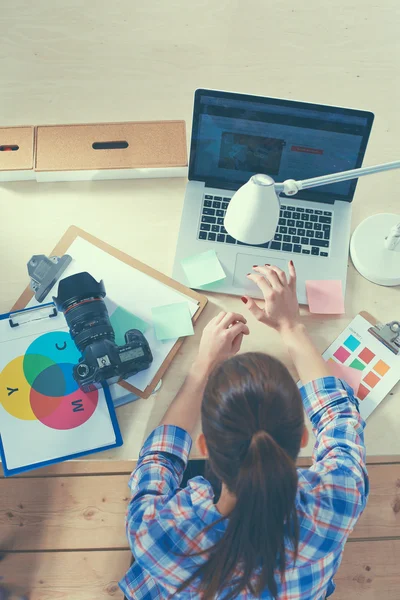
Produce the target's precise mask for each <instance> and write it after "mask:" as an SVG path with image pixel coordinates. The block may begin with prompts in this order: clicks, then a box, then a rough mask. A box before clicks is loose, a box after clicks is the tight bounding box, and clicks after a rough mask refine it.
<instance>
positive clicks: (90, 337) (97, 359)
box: [53, 272, 153, 392]
mask: <svg viewBox="0 0 400 600" xmlns="http://www.w3.org/2000/svg"><path fill="white" fill-rule="evenodd" d="M105 295H106V290H105V287H104V283H103V281H100V282H97V281H96V280H95V279H94V278H93V277H92V276H91V275H90V274H89V273H86V272H84V273H77V274H76V275H71V276H70V277H65V278H64V279H62V280H61V281H60V283H59V285H58V296H57V298H54V297H53V300H54V302H55V304H56V306H57V308H58V310H60V311H61V312H63V313H64V316H65V319H66V321H67V324H68V327H69V330H70V334H71V337H72V339H73V340H74V342H75V345H76V346H77V348H78V350H79V351H80V353H81V355H82V357H81V358H80V360H79V363H78V364H77V365H75V366H74V368H73V376H74V379H75V381H76V382H77V383H78V385H79V387H80V388H81V389H82V390H83V391H84V392H90V391H92V390H94V389H96V388H99V387H101V385H102V383H103V382H107V383H108V384H111V383H115V382H116V381H119V380H120V379H127V378H128V377H131V376H132V375H136V373H138V372H139V371H143V370H144V369H148V368H149V366H150V365H151V363H152V361H153V355H152V353H151V350H150V346H149V344H148V342H147V340H146V338H145V337H144V335H143V334H142V333H141V331H139V330H138V329H130V330H129V331H127V332H126V333H125V344H124V345H123V346H118V345H117V344H116V343H115V334H114V330H113V328H112V325H111V323H110V318H109V315H108V311H107V307H106V305H105V302H104V297H105Z"/></svg>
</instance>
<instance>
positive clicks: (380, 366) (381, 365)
mask: <svg viewBox="0 0 400 600" xmlns="http://www.w3.org/2000/svg"><path fill="white" fill-rule="evenodd" d="M389 370H390V367H389V366H388V365H387V364H386V363H385V362H383V360H379V361H378V362H377V363H376V365H375V366H374V371H376V372H377V373H379V375H382V377H383V376H384V375H386V373H387V372H388V371H389Z"/></svg>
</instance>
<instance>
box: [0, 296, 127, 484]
mask: <svg viewBox="0 0 400 600" xmlns="http://www.w3.org/2000/svg"><path fill="white" fill-rule="evenodd" d="M5 320H8V326H9V331H10V332H13V336H15V338H16V339H18V338H19V339H21V340H23V339H24V338H25V339H27V338H29V337H35V336H39V337H41V336H42V337H43V333H45V334H50V335H59V334H60V333H61V334H63V331H60V321H61V325H62V326H63V328H64V329H65V328H66V327H65V321H64V319H63V318H62V319H60V315H59V314H58V312H57V309H56V308H55V305H54V303H52V302H50V303H47V304H43V305H39V306H36V307H31V308H25V309H22V310H17V311H12V312H10V313H6V314H2V315H0V325H2V322H4V321H5ZM50 321H51V322H50ZM27 326H29V329H30V331H29V334H28V335H26V334H25V335H24V333H23V332H26V329H25V328H26V327H27ZM65 335H68V336H69V334H67V332H64V336H65ZM3 341H4V339H3ZM71 342H72V340H71ZM5 343H11V340H9V341H7V342H5ZM12 343H14V341H12ZM3 358H4V356H3ZM42 358H48V359H49V363H52V362H53V361H52V360H50V358H49V357H42ZM19 359H22V356H21V357H17V358H14V359H13V360H12V361H11V363H9V364H12V363H15V362H16V361H18V360H19ZM45 364H47V363H42V365H43V367H45ZM21 365H22V363H21ZM7 366H9V365H7ZM7 366H6V369H7ZM65 366H67V365H65ZM1 373H2V368H1V365H0V375H1ZM53 375H54V374H53ZM53 375H52V376H51V377H53ZM9 377H10V381H9V382H7V383H8V385H11V384H13V385H14V386H15V387H13V388H11V387H7V388H5V389H6V392H7V391H8V396H12V397H13V398H14V393H15V394H19V393H21V394H22V395H23V397H24V391H25V390H24V389H23V388H22V389H21V390H20V389H19V388H20V383H22V378H23V368H22V366H21V372H19V371H18V369H17V368H16V367H13V368H12V370H11V371H10V372H9ZM25 377H26V374H25ZM28 383H30V385H31V386H32V389H33V383H32V382H28ZM23 385H26V384H23ZM102 391H103V392H104V399H103V400H101V402H103V404H102V405H101V406H102V407H103V411H104V408H105V406H106V411H105V412H103V414H104V415H107V422H108V423H111V425H110V426H108V430H109V432H108V435H109V436H110V437H111V438H112V435H113V437H114V441H112V442H111V443H110V441H111V440H110V439H108V440H107V441H106V440H104V439H103V440H102V443H103V444H104V445H101V444H100V445H96V446H95V447H92V448H88V447H87V446H86V448H87V449H86V448H85V449H77V451H76V452H75V451H71V450H72V448H71V450H70V449H69V448H68V450H69V451H67V452H65V450H64V451H62V450H60V455H59V456H58V455H57V454H58V451H56V455H55V456H54V457H52V458H46V459H45V460H42V459H43V458H44V456H43V453H41V454H39V455H38V456H37V457H36V459H34V460H33V457H32V448H28V449H27V451H26V453H27V457H25V456H24V459H23V460H24V462H23V463H22V464H21V463H19V466H12V467H11V466H10V464H12V463H13V460H12V459H11V456H12V455H13V450H10V448H9V447H8V446H7V452H8V455H7V453H6V450H5V443H4V440H3V437H5V431H3V435H0V458H1V462H2V465H3V472H4V476H5V477H9V476H11V475H17V474H19V473H24V472H26V471H31V470H33V469H37V468H40V467H45V466H48V465H52V464H55V463H60V462H64V461H66V460H71V459H76V458H80V457H83V456H88V455H90V454H94V453H96V452H102V451H104V450H110V449H112V448H116V447H119V446H122V444H123V440H122V436H121V432H120V429H119V424H118V420H117V416H116V413H115V407H114V403H113V400H112V397H111V392H110V389H109V387H108V385H107V384H104V385H103V388H102ZM37 395H38V398H39V400H40V399H41V398H42V397H43V396H41V392H37ZM70 397H71V396H70ZM100 397H101V396H100V395H99V396H98V398H100ZM18 400H19V401H21V398H19V397H18ZM52 400H55V398H52ZM66 400H67V397H66V398H64V399H63V398H62V397H61V396H60V397H59V401H60V403H62V402H65V401H66ZM31 402H33V400H32V396H31ZM99 402H100V400H99ZM104 402H105V406H104ZM70 404H71V410H72V412H73V413H76V414H77V415H78V414H80V413H81V412H82V411H83V410H84V409H83V408H82V407H85V400H83V399H82V400H73V401H71V403H70ZM2 405H3V406H2V408H4V409H5V411H6V412H5V413H4V414H5V415H6V417H7V418H8V419H12V418H13V417H17V419H16V420H17V421H18V420H19V419H20V423H21V427H25V424H26V423H30V422H34V426H35V427H36V424H37V423H38V422H39V421H41V423H42V425H45V428H44V429H45V430H46V431H52V433H54V432H56V431H57V430H64V429H66V430H67V429H73V427H78V426H80V425H81V426H85V424H86V425H87V422H90V419H91V418H94V417H93V415H94V414H95V412H96V411H94V412H93V411H91V413H89V416H88V417H87V418H86V419H83V418H82V419H79V422H76V423H71V427H65V426H63V427H59V426H58V425H59V423H60V422H61V420H62V417H63V415H59V416H58V417H57V424H56V423H55V420H54V415H52V417H51V418H52V423H50V422H49V421H46V417H48V416H49V415H48V414H47V415H45V414H44V413H41V415H40V417H39V416H38V415H37V414H35V413H34V412H33V414H32V416H28V415H26V414H25V413H26V411H28V410H29V409H28V408H27V407H26V406H23V407H22V408H20V409H19V410H20V411H21V414H19V415H17V414H15V412H14V411H13V410H10V407H9V406H4V398H3V400H2ZM31 406H32V411H33V406H34V405H33V404H32V405H31ZM35 406H36V408H38V407H39V401H36V400H35ZM60 406H61V404H60V405H59V406H58V408H60ZM95 406H96V407H97V399H96V404H95ZM14 410H15V409H14ZM22 412H23V413H24V416H22ZM32 417H34V418H32ZM2 418H3V419H4V418H5V417H2ZM14 422H15V420H14ZM97 424H98V422H96V424H95V425H94V429H93V427H92V431H94V430H97V428H96V425H97ZM72 425H73V426H72ZM97 426H98V425H97ZM21 431H22V430H21ZM23 431H24V432H25V435H22V438H23V439H27V440H28V444H29V442H31V440H32V439H34V440H35V439H36V442H38V439H39V438H38V436H37V433H32V436H31V435H29V434H27V433H26V429H23ZM110 433H111V434H112V435H110ZM60 434H61V435H63V433H62V431H61V433H60ZM35 436H36V437H35ZM42 436H43V432H42V431H41V432H40V439H41V438H42ZM13 437H14V438H15V437H16V436H13ZM51 439H52V441H53V444H51V445H50V446H49V447H51V448H57V440H56V439H55V440H54V438H51ZM98 441H99V440H97V443H98ZM9 442H10V440H8V443H9ZM17 445H18V447H21V446H22V445H23V444H21V441H20V440H19V439H17ZM69 446H71V444H69ZM34 449H35V452H37V445H36V446H34ZM65 449H66V448H65ZM35 452H34V454H35ZM14 453H15V449H14ZM46 453H47V452H46ZM7 456H8V457H7ZM39 456H40V458H39ZM14 458H15V457H14ZM29 460H33V462H29ZM14 462H15V461H14Z"/></svg>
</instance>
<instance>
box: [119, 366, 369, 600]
mask: <svg viewBox="0 0 400 600" xmlns="http://www.w3.org/2000/svg"><path fill="white" fill-rule="evenodd" d="M301 394H302V397H303V402H304V407H305V410H306V412H307V414H308V416H309V418H310V420H311V423H312V427H313V431H314V433H315V436H316V442H315V447H314V454H313V465H312V466H311V467H310V468H308V469H301V468H300V469H298V479H299V483H298V492H297V497H296V506H297V513H298V516H299V524H300V543H299V553H298V558H297V561H296V564H295V565H294V564H293V561H292V562H290V561H289V563H288V566H287V570H286V573H285V579H284V581H283V582H281V581H280V578H279V576H278V575H277V577H276V580H277V583H278V590H279V593H278V597H279V599H280V600H310V599H312V600H323V599H325V598H326V597H327V596H329V595H330V594H331V593H332V592H333V591H334V589H335V586H334V584H333V580H332V578H333V576H334V574H335V573H336V571H337V569H338V567H339V564H340V561H341V557H342V553H343V547H344V544H345V542H346V540H347V538H348V536H349V534H350V533H351V531H352V529H353V528H354V525H355V524H356V521H357V519H358V517H359V516H360V514H361V513H362V511H363V509H364V507H365V504H366V500H367V496H368V475H367V471H366V467H365V447H364V433H363V432H364V427H365V423H364V421H363V420H362V418H361V416H360V413H359V411H358V401H357V400H356V399H355V398H354V395H353V391H352V390H351V388H350V387H349V386H347V384H345V383H344V382H343V381H341V380H338V379H335V378H334V377H326V378H324V379H318V380H316V381H313V382H311V383H308V384H307V385H306V386H304V387H302V388H301ZM191 444H192V440H191V437H190V435H189V434H188V433H187V432H186V431H184V430H183V429H180V428H179V427H175V426H172V425H167V426H160V427H157V428H156V429H155V430H154V431H153V432H152V433H151V434H150V436H149V437H148V439H147V440H146V442H145V444H144V446H143V448H142V450H141V453H140V458H139V461H138V464H137V467H136V469H135V471H134V472H133V474H132V476H131V479H130V482H129V485H130V488H131V491H132V499H131V502H130V504H129V507H128V512H127V517H126V529H127V536H128V540H129V543H130V546H131V549H132V553H133V556H134V563H133V565H132V566H131V568H130V569H129V571H128V572H127V574H126V576H125V577H124V579H123V580H122V581H121V582H120V587H121V589H122V590H123V592H124V593H125V595H126V596H127V598H134V599H135V600H155V599H157V600H167V599H168V598H169V597H170V596H171V595H172V594H173V592H174V591H175V590H176V589H177V587H178V586H179V585H180V584H181V583H182V582H183V581H185V580H187V579H188V578H189V576H190V575H192V574H193V573H194V571H195V570H196V569H197V568H198V567H199V565H200V564H202V562H203V561H205V560H207V557H206V556H204V555H201V556H187V555H188V554H189V555H190V554H193V553H196V552H198V551H200V550H205V549H208V548H210V547H211V546H213V545H214V544H215V543H216V542H217V541H218V540H219V539H220V538H221V537H222V536H223V535H224V531H225V529H226V525H227V519H226V518H225V519H224V520H222V521H221V522H219V523H217V524H216V525H215V526H214V527H211V528H210V529H208V530H207V532H206V533H204V528H205V527H207V525H210V524H212V523H214V522H216V521H218V520H219V519H220V518H221V515H220V513H219V512H218V510H217V508H216V507H215V504H214V501H213V498H214V494H213V490H212V487H211V485H210V484H209V482H208V481H206V480H205V479H204V478H203V477H195V478H193V479H191V480H190V481H189V483H188V486H187V487H186V488H184V489H182V488H180V487H179V486H180V483H181V481H182V476H183V472H184V470H185V467H186V464H187V461H188V457H189V452H190V448H191ZM288 555H290V553H289V552H288ZM225 594H226V590H225V592H224V591H223V590H221V592H220V593H219V595H218V597H217V598H218V600H223V598H224V596H225ZM261 597H262V598H263V599H270V598H271V595H270V594H269V592H268V591H267V590H266V591H265V592H264V594H263V595H262V596H261ZM189 598H191V599H194V598H199V593H198V592H197V591H196V586H195V584H193V585H192V586H190V587H189V588H186V589H185V590H184V591H183V592H181V593H180V594H179V600H181V599H182V600H188V599H189ZM250 598H253V596H252V595H251V594H250V593H249V592H248V591H244V592H242V594H241V595H240V599H243V600H244V599H246V600H250Z"/></svg>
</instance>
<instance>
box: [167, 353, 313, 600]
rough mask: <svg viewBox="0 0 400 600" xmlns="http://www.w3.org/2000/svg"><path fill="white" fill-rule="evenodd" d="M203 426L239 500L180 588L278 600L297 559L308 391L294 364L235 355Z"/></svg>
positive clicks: (207, 402) (212, 394)
mask: <svg viewBox="0 0 400 600" xmlns="http://www.w3.org/2000/svg"><path fill="white" fill-rule="evenodd" d="M202 426H203V432H204V436H205V439H206V442H207V447H208V452H209V461H210V466H211V469H212V470H213V472H214V473H215V474H216V475H217V476H218V477H219V478H220V480H221V481H222V482H223V483H224V484H225V485H226V487H227V488H228V490H229V491H230V492H231V493H232V494H234V495H235V497H236V504H235V507H234V508H233V510H232V512H231V513H230V515H229V518H228V523H227V528H226V531H225V533H224V535H223V537H222V538H221V539H220V540H219V541H218V542H217V543H216V544H215V546H213V547H212V548H211V549H209V550H208V552H209V556H208V560H207V561H206V562H205V563H204V564H203V565H202V566H201V567H200V568H199V569H198V570H197V571H196V572H195V573H194V575H193V576H191V577H190V579H189V580H188V581H186V582H185V583H184V584H183V585H182V586H181V587H180V588H179V590H178V591H181V590H182V589H184V588H185V587H186V586H187V585H190V584H191V583H193V582H194V581H195V580H199V581H200V583H199V593H200V592H201V595H202V598H204V599H205V600H211V599H213V598H214V597H215V596H216V594H217V593H218V592H221V591H222V590H225V589H227V588H228V589H229V593H228V594H227V595H225V596H224V599H226V600H233V599H234V598H236V597H237V596H238V595H239V594H240V593H241V592H243V591H244V590H245V589H247V590H248V591H250V593H252V594H253V595H255V596H256V597H258V596H260V594H261V593H262V592H263V591H265V590H266V589H267V588H268V590H269V592H270V593H271V595H272V596H273V597H274V598H276V596H277V590H278V586H277V582H276V579H275V570H276V569H279V572H280V576H281V578H283V576H284V573H285V568H286V554H285V552H286V551H289V552H291V553H292V555H293V558H294V560H295V559H296V556H297V550H298V541H299V526H298V519H297V512H296V506H295V498H296V492H297V483H298V482H297V470H296V465H295V460H296V458H297V455H298V453H299V450H300V445H301V438H302V434H303V430H304V411H303V404H302V401H301V396H300V392H299V390H298V388H297V386H296V384H295V382H294V380H293V379H292V377H291V375H290V373H289V371H288V370H287V369H286V367H285V366H284V365H283V364H282V363H281V362H280V361H278V360H277V359H275V358H273V357H271V356H267V355H266V354H261V353H257V352H250V353H247V354H241V355H239V356H235V357H233V358H231V359H229V360H228V361H226V362H225V363H223V364H222V365H220V366H219V367H218V368H217V369H216V370H215V371H214V372H213V373H212V375H211V376H210V378H209V381H208V384H207V387H206V390H205V393H204V399H203V404H202Z"/></svg>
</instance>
